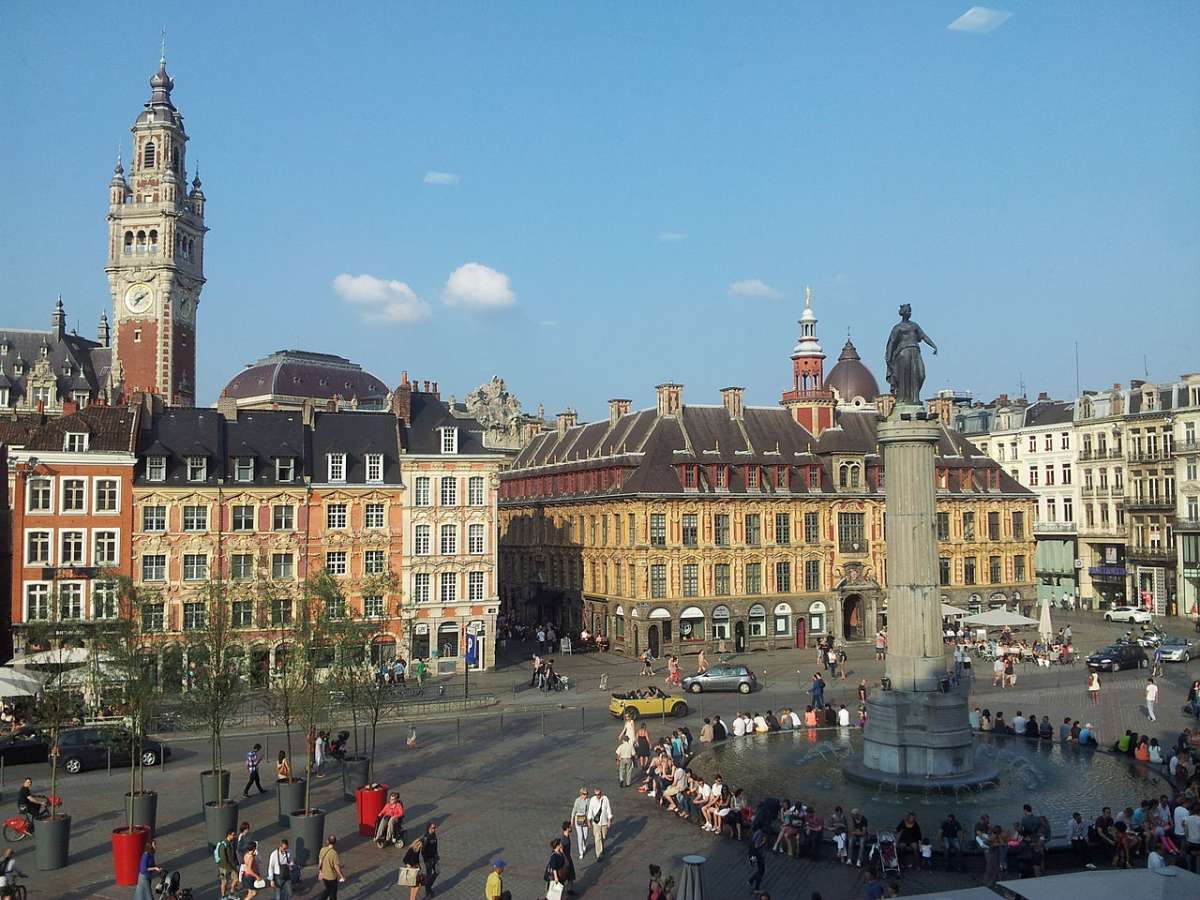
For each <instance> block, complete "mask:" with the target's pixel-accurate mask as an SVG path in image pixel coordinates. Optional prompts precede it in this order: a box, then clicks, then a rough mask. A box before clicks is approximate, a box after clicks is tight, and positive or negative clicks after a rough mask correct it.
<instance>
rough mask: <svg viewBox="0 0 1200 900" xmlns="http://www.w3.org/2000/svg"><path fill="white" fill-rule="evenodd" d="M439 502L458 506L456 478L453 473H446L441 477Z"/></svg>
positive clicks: (444, 504) (443, 504)
mask: <svg viewBox="0 0 1200 900" xmlns="http://www.w3.org/2000/svg"><path fill="white" fill-rule="evenodd" d="M441 504H442V506H458V479H457V478H455V477H454V476H453V475H447V476H445V477H444V478H443V479H442V486H441Z"/></svg>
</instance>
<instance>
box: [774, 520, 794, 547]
mask: <svg viewBox="0 0 1200 900" xmlns="http://www.w3.org/2000/svg"><path fill="white" fill-rule="evenodd" d="M791 542H792V517H791V515H790V514H789V513H775V543H776V544H779V545H781V546H786V545H787V544H790V543H791Z"/></svg>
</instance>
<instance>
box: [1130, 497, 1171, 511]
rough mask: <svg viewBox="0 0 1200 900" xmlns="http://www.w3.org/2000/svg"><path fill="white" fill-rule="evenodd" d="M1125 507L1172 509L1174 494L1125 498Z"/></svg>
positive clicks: (1135, 508)
mask: <svg viewBox="0 0 1200 900" xmlns="http://www.w3.org/2000/svg"><path fill="white" fill-rule="evenodd" d="M1125 505H1126V506H1127V507H1129V509H1133V510H1138V509H1174V508H1175V495H1174V494H1157V495H1154V496H1150V497H1126V498H1125Z"/></svg>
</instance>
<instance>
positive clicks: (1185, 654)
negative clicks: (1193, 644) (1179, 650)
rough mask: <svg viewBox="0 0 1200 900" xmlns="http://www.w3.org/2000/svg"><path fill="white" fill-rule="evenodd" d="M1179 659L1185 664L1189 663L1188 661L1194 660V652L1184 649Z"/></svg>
mask: <svg viewBox="0 0 1200 900" xmlns="http://www.w3.org/2000/svg"><path fill="white" fill-rule="evenodd" d="M1179 661H1180V662H1181V663H1183V664H1184V665H1187V664H1188V663H1190V662H1191V661H1192V654H1190V653H1188V652H1187V651H1186V650H1184V651H1183V656H1181V657H1179Z"/></svg>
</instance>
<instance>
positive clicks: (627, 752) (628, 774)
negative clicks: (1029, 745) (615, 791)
mask: <svg viewBox="0 0 1200 900" xmlns="http://www.w3.org/2000/svg"><path fill="white" fill-rule="evenodd" d="M636 755H637V751H636V749H635V748H634V746H633V744H632V743H631V742H630V740H629V735H627V734H622V735H621V742H620V743H619V744H617V783H618V784H619V785H621V787H629V785H630V784H631V783H632V781H633V758H634V756H636ZM583 795H584V800H585V802H586V800H587V791H586V790H584V791H583ZM582 851H583V848H582V847H580V856H581V857H582Z"/></svg>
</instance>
